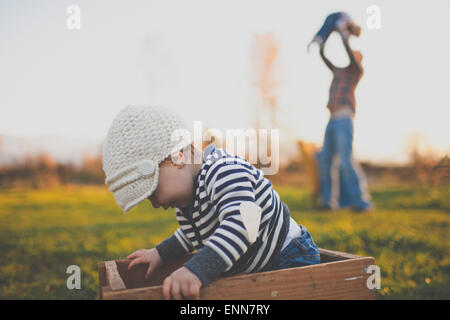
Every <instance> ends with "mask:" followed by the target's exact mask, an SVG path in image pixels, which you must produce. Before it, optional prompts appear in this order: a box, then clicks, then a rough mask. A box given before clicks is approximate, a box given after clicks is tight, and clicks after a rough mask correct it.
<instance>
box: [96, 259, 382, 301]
mask: <svg viewBox="0 0 450 320" xmlns="http://www.w3.org/2000/svg"><path fill="white" fill-rule="evenodd" d="M324 253H326V252H324ZM351 256H354V255H351ZM374 263H375V262H374V259H373V258H372V257H358V258H354V259H350V258H348V259H346V260H342V261H335V262H328V263H321V264H318V265H314V266H307V267H299V268H291V269H283V270H278V271H269V272H261V273H253V274H247V275H240V276H234V277H229V278H222V279H218V280H216V281H214V282H213V283H211V284H210V285H208V286H207V287H205V288H202V289H201V292H200V298H201V299H211V300H215V299H218V300H220V299H237V300H259V299H262V300H264V299H376V297H377V295H376V292H373V291H370V290H369V289H368V288H367V284H366V282H367V278H368V277H369V274H367V273H366V272H365V271H364V268H367V267H368V266H369V265H372V264H374ZM242 288H245V290H242ZM102 291H103V292H102V296H103V298H104V299H162V298H163V297H162V287H161V286H152V287H145V288H135V289H129V290H119V291H112V290H111V289H110V288H109V287H107V286H106V287H102Z"/></svg>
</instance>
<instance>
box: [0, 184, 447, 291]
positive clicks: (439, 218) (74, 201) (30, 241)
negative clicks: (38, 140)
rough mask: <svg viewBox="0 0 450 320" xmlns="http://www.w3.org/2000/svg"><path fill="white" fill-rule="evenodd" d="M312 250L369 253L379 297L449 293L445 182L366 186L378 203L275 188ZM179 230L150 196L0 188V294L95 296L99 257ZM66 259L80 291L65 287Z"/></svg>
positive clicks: (125, 252)
mask: <svg viewBox="0 0 450 320" xmlns="http://www.w3.org/2000/svg"><path fill="white" fill-rule="evenodd" d="M276 190H277V191H278V193H279V194H280V196H281V198H282V200H283V201H284V202H285V203H286V204H287V205H288V206H289V207H290V209H291V213H292V216H293V217H294V218H295V219H296V220H297V222H299V223H301V224H303V225H305V226H306V227H307V228H308V229H309V231H310V232H311V233H312V235H313V237H314V240H315V242H316V243H317V244H318V246H319V247H322V248H326V249H331V250H339V251H345V252H349V253H354V254H359V255H365V256H373V257H374V258H375V261H376V263H377V265H378V266H380V268H381V290H380V298H381V299H450V279H449V275H450V258H449V243H450V242H449V222H450V197H449V195H450V194H449V191H448V188H444V187H441V188H437V187H421V186H419V187H414V188H411V187H396V188H389V187H385V188H378V189H375V190H372V192H371V193H372V197H373V199H374V202H375V206H376V210H375V211H374V212H371V213H369V214H358V213H353V212H351V211H348V210H341V211H337V212H333V213H324V212H314V211H312V210H311V207H310V202H309V196H308V192H307V191H306V190H303V189H296V188H292V187H278V188H276ZM176 228H177V223H176V220H175V212H174V211H173V210H167V211H164V210H162V209H161V210H155V209H153V208H152V207H151V205H150V203H149V202H144V203H141V204H140V205H138V207H137V208H136V209H134V210H133V211H131V212H130V213H129V214H127V215H124V214H122V212H121V210H120V209H119V208H118V206H117V205H116V204H115V201H114V199H113V196H112V194H111V193H110V192H109V191H108V190H107V188H106V187H88V186H80V187H78V186H77V187H61V188H55V189H42V190H32V189H15V190H2V192H1V194H0V254H1V259H0V299H95V298H98V280H97V279H98V275H97V262H98V261H104V260H112V259H118V258H125V257H126V256H127V255H128V254H129V253H131V252H133V251H134V250H137V249H140V248H150V247H153V246H154V245H155V244H157V243H159V242H160V241H161V240H163V239H164V238H165V237H167V236H169V235H170V234H171V233H172V232H173V231H174V230H175V229H176ZM69 265H78V266H80V268H81V288H82V289H81V290H68V289H67V287H66V280H67V277H68V276H69V274H66V269H67V267H68V266H69Z"/></svg>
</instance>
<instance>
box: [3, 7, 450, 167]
mask: <svg viewBox="0 0 450 320" xmlns="http://www.w3.org/2000/svg"><path fill="white" fill-rule="evenodd" d="M71 5H76V6H78V7H79V9H80V28H79V29H72V30H71V29H69V28H68V27H67V21H68V19H69V18H70V15H71V13H68V12H67V9H68V7H70V6H71ZM371 5H376V6H377V7H378V8H379V9H380V11H379V13H380V15H379V18H380V19H379V26H380V28H379V29H373V28H369V27H368V25H367V21H368V20H369V19H370V18H371V17H373V16H372V15H371V12H368V11H367V10H368V8H369V7H370V6H371ZM335 11H345V12H347V13H348V14H350V16H351V17H352V18H353V19H354V20H355V22H356V23H358V24H359V25H360V26H361V28H362V33H361V36H360V37H359V38H353V39H351V42H350V45H351V46H352V48H354V49H358V50H360V51H361V52H362V53H363V56H364V59H363V67H364V70H365V72H364V76H363V78H362V79H361V81H360V83H359V85H358V88H357V90H356V100H357V108H356V109H357V111H356V117H355V120H354V145H353V147H354V154H355V156H356V158H358V159H360V160H370V161H381V162H383V161H384V162H386V161H387V162H403V161H406V160H407V148H408V145H409V143H410V141H411V139H412V138H413V137H419V138H420V139H421V141H422V143H423V144H424V145H426V146H428V147H431V148H433V149H434V150H437V151H439V152H440V153H441V154H446V153H447V154H448V153H449V151H450V139H449V138H450V134H449V129H448V127H449V126H448V119H449V115H450V111H449V100H448V91H449V84H450V73H449V71H450V61H449V59H448V57H450V43H449V42H448V39H449V34H448V32H449V30H450V20H449V19H448V14H449V13H450V1H446V0H433V1H401V0H398V1H376V0H375V1H373V0H371V1H364V0H353V1H315V2H306V1H294V0H291V1H287V0H281V1H280V0H278V1H261V0H241V1H235V0H227V1H218V0H203V1H199V0H195V1H193V0H185V1H182V0H179V1H173V0H164V1H163V0H158V1H136V0H131V1H100V0H96V1H92V0H90V1H87V0H85V1H81V0H80V1H76V0H71V1H41V0H37V1H31V0H28V1H21V0H14V1H13V0H0V135H7V136H15V137H34V138H36V137H40V136H58V137H68V138H71V139H73V138H80V139H81V138H82V139H85V140H86V139H87V140H90V141H99V142H100V141H102V140H103V139H104V137H105V136H106V132H107V130H108V128H109V125H110V124H111V122H112V120H113V119H114V117H115V115H116V114H117V113H118V112H119V111H120V110H121V109H122V108H123V107H124V106H126V105H130V104H139V105H150V104H157V105H164V106H168V107H171V108H173V109H176V110H178V111H179V112H180V114H182V116H183V117H185V119H186V121H188V122H193V121H197V120H200V121H202V123H203V125H204V126H205V127H210V128H218V129H219V130H225V129H236V128H243V129H247V128H252V126H253V125H254V119H255V114H256V112H257V110H261V109H260V107H261V106H260V101H259V100H258V98H257V94H258V93H257V89H256V88H255V86H254V69H253V68H252V48H253V42H252V41H253V38H254V36H255V35H261V34H266V33H270V34H272V35H273V36H274V38H275V39H277V41H278V43H279V46H280V49H279V56H278V59H277V69H276V81H277V83H278V85H277V93H278V116H277V117H278V127H279V129H280V139H282V142H283V143H284V149H283V150H285V151H290V152H297V146H296V144H295V141H297V140H299V139H301V140H305V141H311V142H314V143H317V144H318V145H321V144H322V142H323V137H324V132H325V127H326V124H327V122H328V119H329V112H328V110H327V109H326V104H327V101H328V89H329V86H330V81H331V73H330V71H329V70H328V69H327V68H326V66H325V65H324V64H323V62H322V60H321V59H320V56H319V54H318V48H317V47H313V48H312V49H311V51H310V52H309V53H308V52H307V50H306V46H307V44H308V42H309V41H310V40H311V39H312V37H313V36H314V34H315V33H316V32H317V31H318V29H319V28H320V26H321V24H322V23H323V21H324V19H325V18H326V16H327V15H328V14H329V13H332V12H335ZM325 53H326V55H327V56H328V57H329V58H330V60H331V61H333V62H334V63H335V64H336V65H338V66H345V65H346V63H348V58H347V57H346V55H345V51H344V49H343V46H342V43H341V41H340V40H339V37H338V36H337V35H333V36H332V37H330V39H329V40H328V42H327V46H326V50H325ZM258 108H259V109H258Z"/></svg>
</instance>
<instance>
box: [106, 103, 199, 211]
mask: <svg viewBox="0 0 450 320" xmlns="http://www.w3.org/2000/svg"><path fill="white" fill-rule="evenodd" d="M188 133H189V134H188ZM191 142H192V140H191V134H190V131H189V128H188V126H187V125H186V123H185V122H184V121H183V119H181V118H180V117H179V115H178V114H176V113H175V112H174V111H173V110H171V109H167V108H163V107H156V106H128V107H125V108H124V109H122V110H121V111H120V112H119V114H118V115H117V116H116V117H115V119H114V120H113V122H112V124H111V127H110V128H109V131H108V134H107V136H106V139H105V141H104V144H103V171H105V175H106V180H105V183H106V184H108V185H109V190H110V191H111V192H113V193H114V198H115V199H116V202H117V204H118V205H119V206H120V207H121V208H122V209H123V210H124V213H127V212H128V211H129V210H130V209H131V208H133V207H134V206H136V205H137V204H138V203H139V202H141V201H143V200H145V199H146V198H148V197H150V196H151V195H152V193H153V191H155V189H156V187H157V186H158V175H159V163H161V161H163V160H164V159H166V158H167V157H168V156H170V155H171V154H172V153H173V152H176V151H178V150H181V149H182V148H184V147H186V146H187V145H188V144H190V143H191Z"/></svg>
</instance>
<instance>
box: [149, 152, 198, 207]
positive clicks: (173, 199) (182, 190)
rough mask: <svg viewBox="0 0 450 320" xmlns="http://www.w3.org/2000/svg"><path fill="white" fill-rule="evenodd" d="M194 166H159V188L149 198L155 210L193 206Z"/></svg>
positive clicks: (165, 163)
mask: <svg viewBox="0 0 450 320" xmlns="http://www.w3.org/2000/svg"><path fill="white" fill-rule="evenodd" d="M192 169H193V168H192V166H190V165H186V164H184V161H182V164H181V165H175V164H173V163H170V162H163V163H161V164H160V166H159V179H158V186H157V188H156V190H155V191H154V192H153V194H152V195H151V196H150V197H149V198H148V199H149V200H150V202H151V203H152V206H153V207H154V208H159V207H163V208H164V210H166V209H167V208H169V207H170V208H173V207H178V208H185V207H188V206H190V205H191V203H192V199H193V192H194V179H193V175H192Z"/></svg>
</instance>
